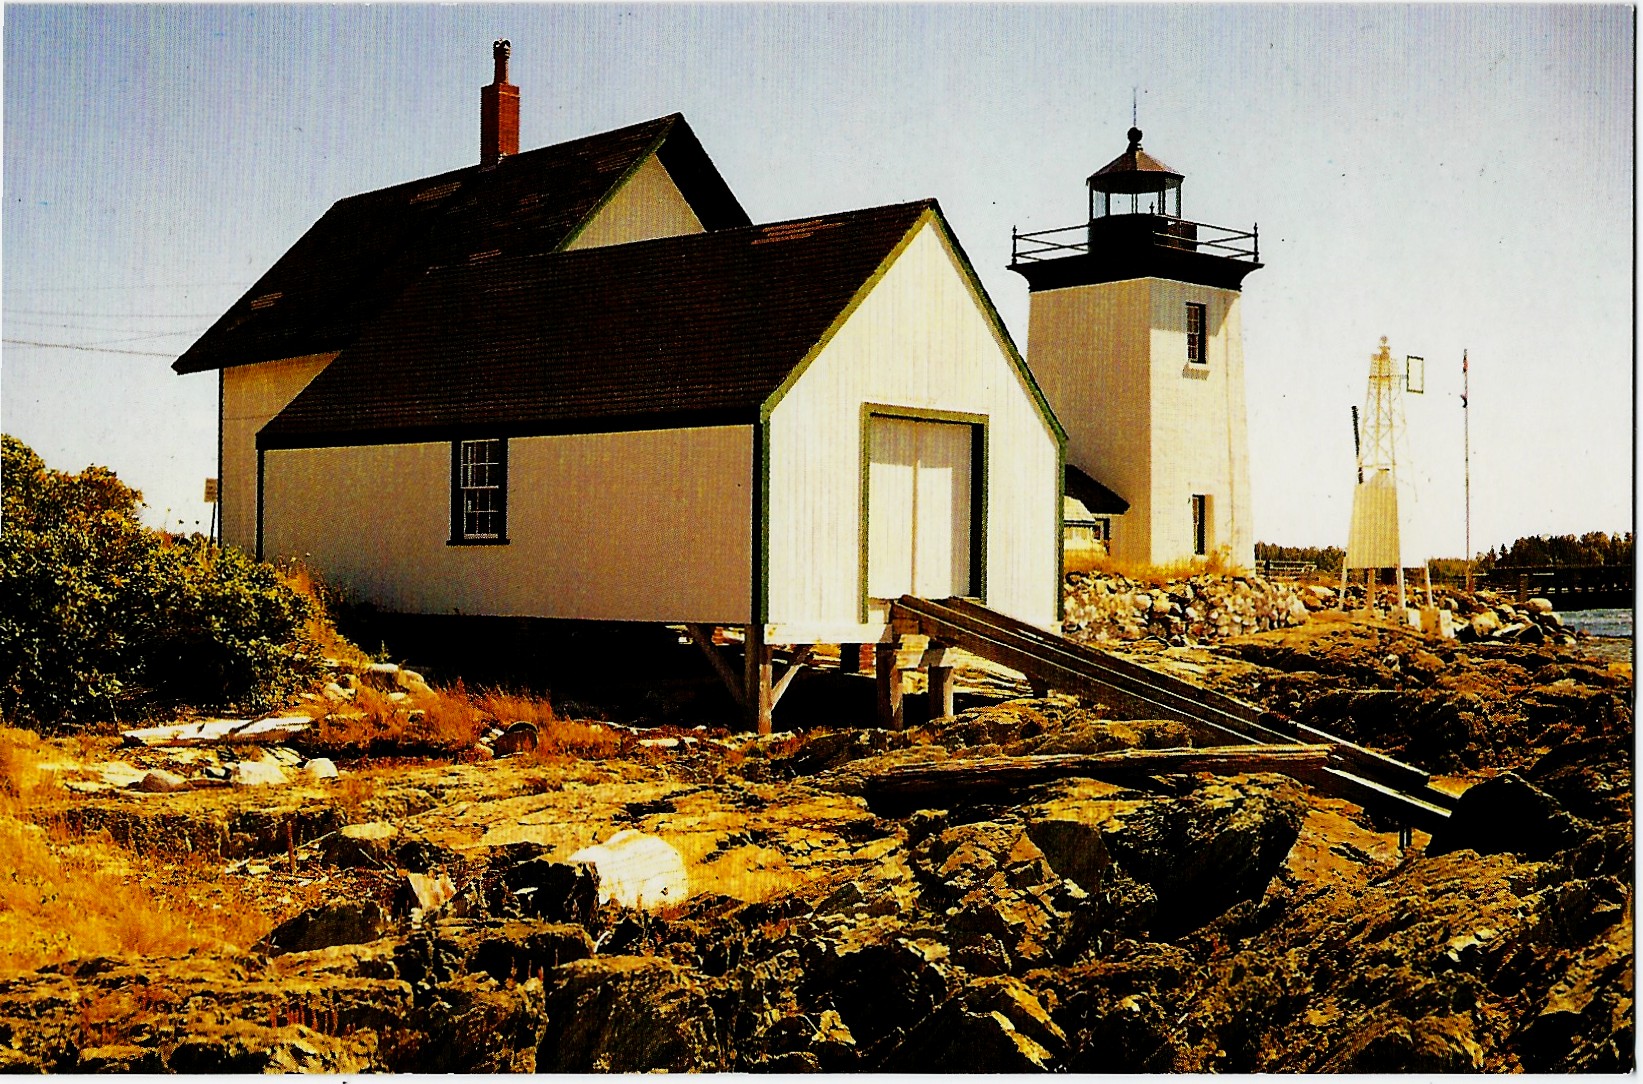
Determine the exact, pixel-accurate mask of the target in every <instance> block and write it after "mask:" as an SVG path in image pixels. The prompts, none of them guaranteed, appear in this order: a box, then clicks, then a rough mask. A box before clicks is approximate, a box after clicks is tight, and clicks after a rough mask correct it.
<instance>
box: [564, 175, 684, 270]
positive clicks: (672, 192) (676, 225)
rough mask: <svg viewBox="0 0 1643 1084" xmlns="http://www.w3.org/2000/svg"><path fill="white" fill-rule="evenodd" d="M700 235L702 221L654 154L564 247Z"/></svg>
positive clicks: (583, 246)
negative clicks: (690, 234)
mask: <svg viewBox="0 0 1643 1084" xmlns="http://www.w3.org/2000/svg"><path fill="white" fill-rule="evenodd" d="M701 232H702V223H701V220H700V219H698V218H697V217H696V212H695V211H692V210H691V209H690V204H689V203H687V202H685V197H684V196H683V195H681V194H680V192H679V186H678V185H676V184H674V183H673V178H672V177H670V176H669V175H668V172H667V167H666V166H664V165H662V162H661V159H659V158H657V157H656V156H655V155H654V154H653V155H651V156H650V157H649V158H646V159H645V160H644V162H643V163H642V164H641V165H640V166H639V168H638V169H637V170H635V171H634V173H633V176H631V177H629V178H628V180H627V183H626V184H624V185H623V186H622V187H621V188H619V189H617V191H616V194H615V195H613V196H612V197H611V198H610V201H609V202H608V203H606V204H605V205H604V206H603V207H601V208H599V210H598V212H596V213H595V214H594V216H593V220H592V221H591V222H589V223H588V224H587V226H586V227H585V228H583V230H582V232H581V233H579V234H577V235H576V238H575V240H573V241H571V243H570V244H568V245H566V246H565V248H566V249H577V248H599V247H601V246H603V245H625V244H627V243H628V242H629V241H648V240H650V239H652V238H655V237H677V236H679V235H681V234H686V233H701Z"/></svg>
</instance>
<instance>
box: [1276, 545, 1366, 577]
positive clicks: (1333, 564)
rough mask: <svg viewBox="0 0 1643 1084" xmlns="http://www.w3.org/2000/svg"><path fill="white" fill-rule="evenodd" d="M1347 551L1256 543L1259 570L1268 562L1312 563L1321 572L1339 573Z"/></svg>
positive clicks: (1333, 547) (1333, 548)
mask: <svg viewBox="0 0 1643 1084" xmlns="http://www.w3.org/2000/svg"><path fill="white" fill-rule="evenodd" d="M1345 558H1346V551H1345V550H1343V549H1341V548H1340V547H1339V546H1324V547H1322V548H1319V547H1317V546H1278V545H1274V544H1273V543H1271V542H1257V543H1255V564H1256V566H1257V567H1258V568H1259V567H1261V566H1264V565H1265V564H1266V563H1267V562H1268V561H1310V562H1311V563H1312V564H1314V565H1316V566H1317V567H1318V571H1319V572H1339V571H1340V570H1341V561H1343V560H1344V559H1345Z"/></svg>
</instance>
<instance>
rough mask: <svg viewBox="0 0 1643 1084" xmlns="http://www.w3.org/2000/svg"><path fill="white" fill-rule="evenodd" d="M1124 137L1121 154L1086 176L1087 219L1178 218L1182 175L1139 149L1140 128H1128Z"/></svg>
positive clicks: (1179, 215)
mask: <svg viewBox="0 0 1643 1084" xmlns="http://www.w3.org/2000/svg"><path fill="white" fill-rule="evenodd" d="M1128 135H1129V140H1130V145H1129V146H1128V147H1126V148H1124V153H1123V154H1120V155H1119V156H1118V157H1117V158H1114V159H1113V160H1112V161H1110V162H1108V163H1107V164H1106V165H1104V166H1102V167H1101V168H1100V169H1098V170H1096V171H1095V172H1094V173H1092V174H1090V179H1089V181H1088V184H1089V186H1090V217H1091V218H1102V217H1105V216H1106V215H1111V214H1124V213H1126V212H1127V213H1129V214H1153V215H1168V216H1169V217H1171V218H1180V217H1181V181H1182V180H1183V179H1184V178H1183V176H1182V175H1181V174H1179V173H1177V172H1175V171H1174V170H1173V169H1171V168H1170V167H1168V166H1166V165H1165V164H1164V163H1162V162H1160V161H1159V160H1158V159H1156V158H1154V157H1153V156H1152V155H1150V154H1148V153H1147V152H1146V151H1144V150H1142V149H1141V129H1139V128H1131V129H1130V130H1129V133H1128ZM1172 192H1173V193H1174V194H1175V198H1174V199H1173V200H1171V199H1170V198H1169V195H1170V193H1172ZM1114 196H1118V197H1119V199H1117V200H1114V199H1113V197H1114ZM1124 196H1128V197H1129V199H1128V200H1127V201H1126V200H1124V199H1123V197H1124ZM1126 204H1127V205H1126ZM1171 204H1173V206H1171Z"/></svg>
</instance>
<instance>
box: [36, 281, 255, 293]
mask: <svg viewBox="0 0 1643 1084" xmlns="http://www.w3.org/2000/svg"><path fill="white" fill-rule="evenodd" d="M250 285H251V280H249V279H247V280H245V281H233V282H230V281H218V282H153V283H142V284H139V285H137V286H8V287H6V292H7V293H9V294H71V293H83V292H88V291H91V290H204V289H208V288H210V287H213V286H250Z"/></svg>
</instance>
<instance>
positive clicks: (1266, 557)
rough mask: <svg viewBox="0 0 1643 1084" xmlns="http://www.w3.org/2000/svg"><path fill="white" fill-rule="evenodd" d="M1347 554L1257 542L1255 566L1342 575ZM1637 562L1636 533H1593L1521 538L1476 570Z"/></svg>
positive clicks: (1460, 566) (1454, 570) (1453, 572)
mask: <svg viewBox="0 0 1643 1084" xmlns="http://www.w3.org/2000/svg"><path fill="white" fill-rule="evenodd" d="M1345 556H1346V553H1345V551H1343V550H1342V549H1341V548H1340V547H1339V546H1322V547H1319V546H1279V545H1275V544H1274V543H1271V542H1257V543H1255V563H1256V565H1257V566H1262V565H1264V564H1265V563H1266V562H1268V561H1310V562H1311V563H1312V564H1314V565H1316V566H1317V567H1318V571H1319V572H1339V571H1340V570H1341V561H1342V560H1343V559H1344V558H1345ZM1632 561H1633V550H1632V532H1630V531H1627V532H1626V533H1625V534H1612V535H1611V534H1604V533H1603V532H1602V531H1590V532H1588V533H1586V534H1583V535H1578V536H1577V535H1572V534H1560V535H1535V536H1533V537H1529V538H1520V539H1518V540H1517V541H1516V542H1513V543H1512V544H1511V545H1510V546H1504V547H1500V546H1497V547H1492V548H1491V549H1490V550H1489V551H1488V552H1487V553H1482V554H1479V555H1478V561H1477V565H1476V566H1475V567H1476V570H1477V571H1479V572H1487V571H1488V570H1489V569H1491V568H1494V567H1495V566H1497V565H1500V566H1503V567H1508V568H1515V567H1518V566H1521V565H1629V564H1631V563H1632ZM1431 566H1432V574H1433V575H1434V576H1439V577H1444V576H1454V577H1460V576H1463V575H1465V572H1466V561H1465V560H1464V559H1463V558H1459V557H1435V558H1433V559H1432V562H1431Z"/></svg>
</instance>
